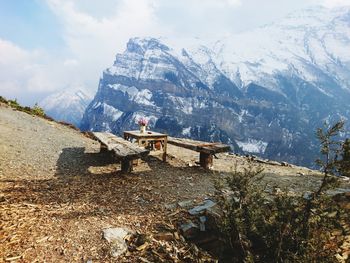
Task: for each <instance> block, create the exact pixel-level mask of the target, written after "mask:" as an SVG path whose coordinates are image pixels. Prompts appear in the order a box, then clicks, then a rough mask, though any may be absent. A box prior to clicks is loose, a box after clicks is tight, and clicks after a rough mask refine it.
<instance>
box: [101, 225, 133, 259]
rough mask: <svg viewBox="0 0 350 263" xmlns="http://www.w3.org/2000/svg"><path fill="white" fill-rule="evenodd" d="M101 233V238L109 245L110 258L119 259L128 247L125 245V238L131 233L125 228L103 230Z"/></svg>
mask: <svg viewBox="0 0 350 263" xmlns="http://www.w3.org/2000/svg"><path fill="white" fill-rule="evenodd" d="M102 231H103V238H104V239H106V240H107V241H108V243H110V244H111V255H112V257H119V256H121V255H123V254H124V253H125V252H126V251H127V250H128V246H127V244H126V243H125V240H124V239H125V237H126V236H127V235H128V234H131V233H132V232H131V231H130V230H128V229H126V228H121V227H116V228H105V229H103V230H102Z"/></svg>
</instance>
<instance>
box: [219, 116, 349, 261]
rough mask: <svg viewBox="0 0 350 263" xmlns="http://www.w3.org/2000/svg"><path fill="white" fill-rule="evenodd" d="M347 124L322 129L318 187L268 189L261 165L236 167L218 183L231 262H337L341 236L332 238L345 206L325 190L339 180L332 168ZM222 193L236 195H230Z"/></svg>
mask: <svg viewBox="0 0 350 263" xmlns="http://www.w3.org/2000/svg"><path fill="white" fill-rule="evenodd" d="M343 125H344V123H343V122H338V123H336V124H335V125H333V126H332V127H329V128H328V127H327V128H326V129H325V130H324V129H318V131H317V137H318V138H319V140H320V144H321V150H320V153H321V155H322V157H323V158H320V159H319V160H317V163H318V164H319V165H320V166H321V170H322V172H323V177H322V182H321V184H320V186H319V188H318V189H317V190H316V191H315V192H311V193H309V194H300V195H299V196H295V195H290V194H288V193H287V191H282V192H279V193H274V194H267V193H266V191H265V187H264V186H263V184H262V182H261V179H262V170H261V169H260V168H256V169H254V168H252V166H250V167H249V168H247V169H244V170H243V171H242V172H240V171H238V170H237V168H236V169H235V170H234V171H233V172H232V173H231V174H230V175H229V176H228V177H227V178H226V180H225V181H224V182H223V181H220V182H219V183H216V190H217V198H218V200H219V205H220V206H221V209H222V211H223V216H222V217H221V219H220V220H219V222H218V223H219V228H220V230H221V234H222V236H223V240H225V241H226V246H227V247H228V250H229V251H230V252H231V253H227V254H228V255H229V259H228V262H334V261H335V257H334V255H335V253H336V248H337V247H338V245H339V244H338V242H340V241H339V240H336V239H334V240H331V239H330V237H331V236H330V233H331V232H332V231H333V230H334V229H337V228H340V225H339V221H340V220H339V218H340V216H341V214H342V210H341V209H340V208H339V206H338V205H337V203H336V202H335V201H334V200H333V199H332V198H331V197H329V196H328V195H326V194H325V191H326V190H327V189H329V188H331V187H333V186H334V185H335V182H336V181H337V180H336V177H335V176H333V175H332V173H333V172H335V171H336V168H337V163H338V161H337V154H338V153H339V150H340V148H339V146H340V145H341V144H340V143H339V142H338V141H336V140H334V138H335V137H336V136H337V135H338V134H339V132H340V131H341V130H342V128H343ZM225 188H226V191H223V189H225ZM227 188H228V189H227ZM227 190H228V191H227ZM223 192H226V193H227V192H230V193H231V194H230V195H229V196H228V197H227V195H224V194H222V193H223ZM226 257H227V255H226Z"/></svg>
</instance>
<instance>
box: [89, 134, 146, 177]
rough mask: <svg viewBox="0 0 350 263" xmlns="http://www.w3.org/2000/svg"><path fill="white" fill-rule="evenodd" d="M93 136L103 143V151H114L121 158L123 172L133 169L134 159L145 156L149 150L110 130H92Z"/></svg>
mask: <svg viewBox="0 0 350 263" xmlns="http://www.w3.org/2000/svg"><path fill="white" fill-rule="evenodd" d="M91 134H92V136H93V137H94V138H95V139H96V140H97V141H99V142H100V143H101V151H103V150H108V151H112V152H113V153H114V155H115V157H117V158H118V159H120V160H121V170H122V172H125V173H129V172H131V171H132V165H133V160H135V159H139V158H142V157H145V156H146V155H148V154H149V150H147V149H145V148H142V147H139V146H138V145H136V144H134V143H131V142H129V141H126V140H124V139H123V138H120V137H118V136H116V135H114V134H112V133H109V132H92V133H91Z"/></svg>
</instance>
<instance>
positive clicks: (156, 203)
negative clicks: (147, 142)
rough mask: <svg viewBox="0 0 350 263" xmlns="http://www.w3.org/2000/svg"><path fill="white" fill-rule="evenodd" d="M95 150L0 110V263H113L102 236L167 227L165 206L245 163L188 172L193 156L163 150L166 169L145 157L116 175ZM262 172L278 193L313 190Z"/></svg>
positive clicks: (37, 121)
mask: <svg viewBox="0 0 350 263" xmlns="http://www.w3.org/2000/svg"><path fill="white" fill-rule="evenodd" d="M99 150H100V149H99V144H98V143H97V142H95V141H93V140H91V139H89V138H87V137H85V136H83V135H82V134H81V133H79V132H78V131H75V130H73V129H71V128H69V127H66V126H63V125H61V124H58V123H55V122H51V121H48V120H44V119H41V118H37V117H33V116H31V115H29V114H26V113H23V112H18V111H14V110H13V109H11V108H8V107H6V106H3V105H0V191H1V194H0V209H1V210H0V212H1V214H0V215H1V228H0V244H1V245H0V262H1V261H4V260H5V259H8V258H11V257H14V258H16V257H19V262H32V261H35V260H36V261H38V262H44V261H46V262H87V260H88V259H92V260H93V262H110V261H111V262H113V261H115V260H114V259H112V258H110V256H109V253H108V249H109V248H108V245H107V244H106V242H105V241H103V240H102V238H101V230H102V229H103V228H106V227H111V226H113V227H115V226H126V227H129V228H131V229H133V230H137V231H140V232H141V233H151V232H153V231H154V228H155V225H156V223H159V222H168V217H167V215H168V213H169V211H167V210H166V209H165V208H164V205H165V204H169V203H174V202H177V201H183V200H197V201H200V200H203V198H205V197H210V196H211V195H212V194H213V191H214V188H213V178H214V177H216V176H222V174H225V173H227V172H229V171H230V169H231V167H232V166H233V165H234V163H236V162H237V163H238V164H239V165H241V166H242V165H246V163H247V160H246V158H243V157H238V156H234V155H228V154H220V155H218V157H219V159H215V160H214V165H215V166H214V172H213V171H205V170H203V169H202V168H200V167H197V166H194V163H195V161H196V160H197V158H198V153H195V152H192V151H188V150H184V149H179V148H178V147H175V146H170V147H169V158H168V162H167V163H163V162H161V160H160V156H161V152H152V153H151V155H150V156H149V157H147V158H146V159H145V160H144V161H142V162H141V163H140V165H138V166H137V167H136V168H135V169H134V171H133V172H132V173H131V174H127V175H122V174H121V173H120V172H119V171H120V165H119V164H118V163H116V162H115V161H114V160H113V159H112V158H111V156H109V155H108V153H100V152H99ZM265 172H266V173H267V176H266V178H267V179H268V180H269V182H271V185H274V184H280V187H294V188H300V189H304V188H306V187H307V186H308V185H307V184H308V183H309V184H310V185H314V184H317V183H318V182H319V177H317V176H316V177H308V178H311V179H307V180H305V177H306V175H307V174H311V173H313V171H311V170H309V169H306V168H295V167H294V168H291V167H282V166H281V167H280V166H265ZM298 173H299V175H298ZM301 174H302V175H301ZM312 178H313V179H312ZM305 182H308V183H305ZM134 260H135V258H133V257H130V258H126V259H124V261H119V262H135V261H134Z"/></svg>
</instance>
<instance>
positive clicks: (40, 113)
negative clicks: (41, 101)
mask: <svg viewBox="0 0 350 263" xmlns="http://www.w3.org/2000/svg"><path fill="white" fill-rule="evenodd" d="M32 112H33V114H34V115H37V116H41V117H45V111H44V110H43V109H42V108H41V107H39V105H38V103H35V105H34V107H33V109H32Z"/></svg>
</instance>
